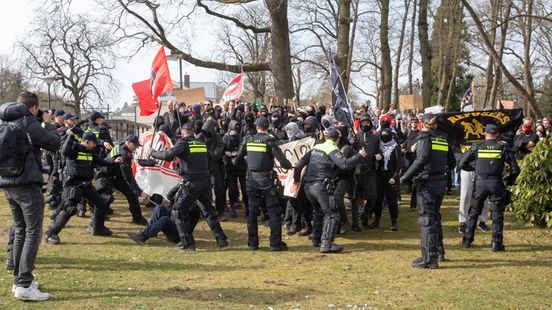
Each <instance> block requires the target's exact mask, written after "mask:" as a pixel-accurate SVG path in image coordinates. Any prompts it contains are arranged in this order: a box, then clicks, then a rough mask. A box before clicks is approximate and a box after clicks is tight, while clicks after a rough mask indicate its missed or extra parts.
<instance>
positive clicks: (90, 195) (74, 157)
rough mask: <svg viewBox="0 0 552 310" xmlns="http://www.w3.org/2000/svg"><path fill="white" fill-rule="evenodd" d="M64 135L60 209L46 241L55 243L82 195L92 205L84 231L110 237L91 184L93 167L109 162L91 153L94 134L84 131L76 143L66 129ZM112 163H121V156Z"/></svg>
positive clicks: (103, 205)
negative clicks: (63, 177) (62, 184)
mask: <svg viewBox="0 0 552 310" xmlns="http://www.w3.org/2000/svg"><path fill="white" fill-rule="evenodd" d="M67 135H68V136H69V138H68V139H67V140H66V141H65V143H64V145H63V149H62V154H63V155H64V156H65V161H66V162H65V173H66V176H67V179H66V180H65V184H64V189H63V198H64V205H63V210H62V211H61V212H59V214H57V216H56V218H55V219H54V221H53V223H52V225H51V226H50V227H49V228H48V230H47V231H46V236H45V239H46V242H47V243H52V244H59V242H60V239H59V236H58V234H59V232H60V231H61V230H62V229H63V228H64V227H65V224H67V222H68V221H69V219H70V218H71V216H73V215H74V214H75V211H76V207H77V204H78V203H79V202H80V201H81V200H82V198H83V197H84V198H86V200H87V201H88V202H89V203H90V204H91V205H93V206H94V207H95V211H94V215H93V217H92V222H91V224H90V227H89V228H88V231H89V232H90V233H91V234H92V235H94V236H111V234H112V233H111V231H110V230H109V229H107V228H106V227H105V226H104V222H105V209H106V206H107V201H106V199H105V198H104V197H102V196H100V194H98V192H97V191H96V189H95V188H94V187H93V186H92V179H93V178H94V168H95V166H97V165H99V166H107V165H109V163H108V162H107V161H105V160H103V159H101V158H99V157H98V155H96V154H95V152H94V149H95V148H96V143H97V141H98V140H97V138H96V135H94V134H93V133H91V132H86V133H84V134H83V136H82V141H81V142H80V143H79V142H78V141H77V140H76V139H75V134H74V133H73V132H72V131H71V130H68V131H67ZM114 163H122V158H118V159H116V160H115V161H114Z"/></svg>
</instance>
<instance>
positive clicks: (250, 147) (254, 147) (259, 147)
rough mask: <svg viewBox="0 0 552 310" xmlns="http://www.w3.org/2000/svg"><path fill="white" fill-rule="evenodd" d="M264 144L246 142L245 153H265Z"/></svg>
mask: <svg viewBox="0 0 552 310" xmlns="http://www.w3.org/2000/svg"><path fill="white" fill-rule="evenodd" d="M266 149H267V147H266V143H257V142H248V143H247V151H248V152H259V153H266Z"/></svg>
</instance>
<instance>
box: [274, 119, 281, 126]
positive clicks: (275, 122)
mask: <svg viewBox="0 0 552 310" xmlns="http://www.w3.org/2000/svg"><path fill="white" fill-rule="evenodd" d="M280 123H281V120H280V119H279V118H273V119H272V124H274V126H276V127H278V126H280Z"/></svg>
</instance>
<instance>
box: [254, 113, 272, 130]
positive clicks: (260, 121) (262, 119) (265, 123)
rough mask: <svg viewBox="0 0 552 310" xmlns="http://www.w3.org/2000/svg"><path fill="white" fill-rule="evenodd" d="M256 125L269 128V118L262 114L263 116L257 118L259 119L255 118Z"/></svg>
mask: <svg viewBox="0 0 552 310" xmlns="http://www.w3.org/2000/svg"><path fill="white" fill-rule="evenodd" d="M255 126H259V127H262V128H268V126H269V123H268V120H267V119H266V117H264V116H261V117H259V118H257V120H255Z"/></svg>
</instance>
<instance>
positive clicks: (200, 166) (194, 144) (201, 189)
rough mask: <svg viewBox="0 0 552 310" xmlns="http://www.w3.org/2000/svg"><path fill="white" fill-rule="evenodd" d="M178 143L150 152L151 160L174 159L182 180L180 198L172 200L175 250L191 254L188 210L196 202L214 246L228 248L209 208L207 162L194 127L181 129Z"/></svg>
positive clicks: (191, 239) (185, 125) (192, 247)
mask: <svg viewBox="0 0 552 310" xmlns="http://www.w3.org/2000/svg"><path fill="white" fill-rule="evenodd" d="M181 129H182V130H181V131H180V135H181V139H180V140H178V142H177V143H176V145H175V146H174V147H173V148H172V149H170V150H168V151H164V152H160V151H153V152H152V153H151V157H152V158H155V159H161V160H166V161H171V160H174V159H175V158H177V160H178V164H179V165H178V174H179V175H180V176H182V183H181V186H180V195H179V196H178V197H177V198H176V202H175V205H174V208H173V211H172V212H173V216H174V218H175V223H176V226H177V228H178V233H179V235H180V240H181V241H180V243H179V244H178V245H177V247H176V248H177V249H179V250H185V251H195V240H194V237H193V234H192V230H191V224H190V216H189V210H188V208H189V207H190V206H191V205H192V204H193V203H195V201H196V200H199V202H200V203H201V205H200V207H201V212H202V214H203V215H204V216H205V217H206V218H207V224H209V227H210V228H211V231H212V232H213V234H214V235H215V238H216V240H217V245H218V246H219V247H225V246H227V245H228V242H227V241H226V235H225V234H224V232H223V230H222V227H221V226H220V222H219V219H218V216H217V212H216V211H215V209H214V208H213V197H212V190H211V188H212V185H211V176H210V175H209V158H208V155H207V146H206V145H205V143H204V142H202V141H200V140H197V139H196V138H195V136H194V126H193V125H192V124H191V123H186V124H184V125H182V128H181Z"/></svg>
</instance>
